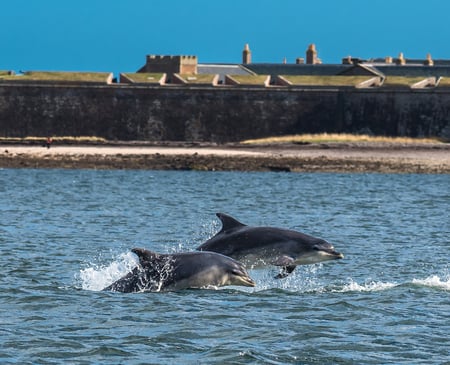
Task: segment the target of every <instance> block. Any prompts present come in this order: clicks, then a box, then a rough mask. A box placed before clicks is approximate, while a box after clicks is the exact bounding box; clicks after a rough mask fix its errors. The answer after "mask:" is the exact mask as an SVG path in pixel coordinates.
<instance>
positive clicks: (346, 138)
mask: <svg viewBox="0 0 450 365" xmlns="http://www.w3.org/2000/svg"><path fill="white" fill-rule="evenodd" d="M47 137H50V138H52V141H53V142H57V143H60V144H83V143H86V144H106V143H108V142H111V141H109V140H107V139H105V138H102V137H96V136H78V137H73V136H41V137H36V136H28V137H23V138H20V137H0V143H2V142H3V143H24V144H37V143H44V142H45V141H46V139H47ZM134 142H136V141H134ZM166 142H167V141H166ZM448 142H449V141H447V140H444V139H442V138H437V137H436V138H412V137H386V136H369V135H366V134H360V135H359V134H346V133H318V134H299V135H289V136H278V137H267V138H259V139H248V140H245V141H241V142H240V144H242V145H264V144H288V143H294V144H309V143H389V144H440V143H448ZM187 143H188V142H187ZM119 144H120V142H119Z"/></svg>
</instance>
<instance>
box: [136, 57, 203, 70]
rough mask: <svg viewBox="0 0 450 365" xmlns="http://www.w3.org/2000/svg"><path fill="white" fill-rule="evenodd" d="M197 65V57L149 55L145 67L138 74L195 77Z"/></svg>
mask: <svg viewBox="0 0 450 365" xmlns="http://www.w3.org/2000/svg"><path fill="white" fill-rule="evenodd" d="M197 64H198V58H197V56H190V55H189V56H184V55H181V56H165V55H147V57H146V63H145V65H144V66H143V67H142V68H141V69H140V70H139V71H138V72H149V73H155V72H164V73H167V74H169V75H171V74H193V75H195V74H197Z"/></svg>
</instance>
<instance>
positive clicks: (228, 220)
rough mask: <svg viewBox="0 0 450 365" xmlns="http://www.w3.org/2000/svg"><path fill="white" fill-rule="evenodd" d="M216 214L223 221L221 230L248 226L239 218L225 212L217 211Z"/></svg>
mask: <svg viewBox="0 0 450 365" xmlns="http://www.w3.org/2000/svg"><path fill="white" fill-rule="evenodd" d="M216 215H217V217H218V218H219V219H220V221H221V222H222V230H221V231H220V232H223V231H228V230H229V229H232V228H237V227H245V226H246V225H245V224H244V223H241V222H239V221H238V220H237V219H234V218H233V217H231V216H229V215H226V214H225V213H216ZM220 232H219V233H220Z"/></svg>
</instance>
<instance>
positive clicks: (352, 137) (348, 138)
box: [241, 133, 444, 145]
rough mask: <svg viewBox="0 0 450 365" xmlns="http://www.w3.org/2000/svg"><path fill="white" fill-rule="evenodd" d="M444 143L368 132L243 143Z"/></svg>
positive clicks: (438, 140)
mask: <svg viewBox="0 0 450 365" xmlns="http://www.w3.org/2000/svg"><path fill="white" fill-rule="evenodd" d="M358 142H369V143H370V142H373V143H394V144H395V143H398V144H411V143H442V142H444V141H443V140H442V139H439V138H411V137H385V136H369V135H367V134H361V135H359V134H347V133H319V134H300V135H291V136H279V137H268V138H259V139H248V140H246V141H242V142H241V143H242V144H248V145H257V144H277V143H358Z"/></svg>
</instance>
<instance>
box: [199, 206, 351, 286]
mask: <svg viewBox="0 0 450 365" xmlns="http://www.w3.org/2000/svg"><path fill="white" fill-rule="evenodd" d="M216 215H217V217H219V219H220V220H221V221H222V229H221V230H220V232H218V233H217V234H216V235H215V236H214V237H212V238H210V239H209V240H208V241H206V242H205V243H203V244H202V245H200V246H199V247H197V250H199V251H212V252H218V253H221V254H223V255H226V256H229V257H232V258H234V259H235V260H238V261H239V262H242V263H243V264H244V265H246V266H247V267H248V268H257V267H265V266H269V265H275V266H281V267H282V271H281V273H280V274H278V275H277V276H276V278H277V279H280V278H284V277H286V276H288V275H289V274H290V273H291V272H293V271H294V270H295V268H296V266H297V265H308V264H314V263H318V262H322V261H328V260H336V259H342V258H343V257H344V255H343V254H342V253H340V252H337V251H335V250H334V247H333V246H332V245H331V244H330V243H328V242H327V241H325V240H323V239H320V238H316V237H312V236H308V235H307V234H304V233H300V232H297V231H293V230H288V229H282V228H274V227H252V226H247V225H245V224H243V223H241V222H239V221H237V220H236V219H234V218H233V217H231V216H229V215H226V214H224V213H217V214H216Z"/></svg>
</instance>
